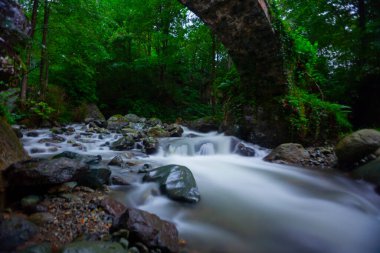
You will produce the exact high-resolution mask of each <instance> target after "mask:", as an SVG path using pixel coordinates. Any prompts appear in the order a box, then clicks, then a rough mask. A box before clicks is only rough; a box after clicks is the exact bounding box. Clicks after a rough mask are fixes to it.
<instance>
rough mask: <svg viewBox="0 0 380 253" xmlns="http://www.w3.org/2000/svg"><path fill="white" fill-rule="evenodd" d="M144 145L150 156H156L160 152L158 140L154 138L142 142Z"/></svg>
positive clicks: (144, 149)
mask: <svg viewBox="0 0 380 253" xmlns="http://www.w3.org/2000/svg"><path fill="white" fill-rule="evenodd" d="M142 143H143V146H144V147H143V151H144V152H145V153H147V154H148V155H151V154H154V153H156V152H157V151H158V147H159V144H158V140H157V139H156V138H153V137H147V138H144V139H143V140H142Z"/></svg>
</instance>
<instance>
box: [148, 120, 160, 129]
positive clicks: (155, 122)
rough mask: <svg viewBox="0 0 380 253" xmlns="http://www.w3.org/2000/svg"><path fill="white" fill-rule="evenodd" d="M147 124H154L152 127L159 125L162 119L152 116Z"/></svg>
mask: <svg viewBox="0 0 380 253" xmlns="http://www.w3.org/2000/svg"><path fill="white" fill-rule="evenodd" d="M147 125H149V126H152V127H154V126H157V125H159V126H161V125H162V121H161V120H160V119H157V118H150V119H148V120H147Z"/></svg>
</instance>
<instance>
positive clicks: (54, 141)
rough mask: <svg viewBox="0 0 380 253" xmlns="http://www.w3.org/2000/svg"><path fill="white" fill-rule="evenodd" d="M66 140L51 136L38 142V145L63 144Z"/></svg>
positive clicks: (54, 135)
mask: <svg viewBox="0 0 380 253" xmlns="http://www.w3.org/2000/svg"><path fill="white" fill-rule="evenodd" d="M65 141H66V139H65V138H64V137H62V136H59V135H56V134H53V135H52V137H51V138H43V139H41V140H39V141H38V143H47V142H48V143H62V142H65Z"/></svg>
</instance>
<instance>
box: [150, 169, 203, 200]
mask: <svg viewBox="0 0 380 253" xmlns="http://www.w3.org/2000/svg"><path fill="white" fill-rule="evenodd" d="M143 180H144V181H145V182H157V183H159V185H160V188H161V190H162V191H163V193H165V194H166V195H167V196H168V197H169V198H171V199H173V200H178V201H185V202H190V203H196V202H198V201H199V200H200V194H199V190H198V187H197V183H196V182H195V179H194V176H193V174H192V173H191V171H190V170H189V169H188V168H186V167H184V166H180V165H174V164H173V165H167V166H163V167H159V168H156V169H153V170H151V171H149V172H148V173H147V174H146V175H145V176H144V178H143Z"/></svg>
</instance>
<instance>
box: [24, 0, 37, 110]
mask: <svg viewBox="0 0 380 253" xmlns="http://www.w3.org/2000/svg"><path fill="white" fill-rule="evenodd" d="M38 4H39V0H34V1H33V9H32V20H31V29H30V40H31V42H33V38H34V32H35V31H36V24H37V10H38ZM32 47H33V44H28V45H27V47H26V63H25V68H26V69H25V71H24V75H23V78H22V83H21V94H20V100H21V106H24V105H25V101H26V95H27V94H26V93H27V92H26V90H27V89H28V77H29V69H30V62H31V58H32Z"/></svg>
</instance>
